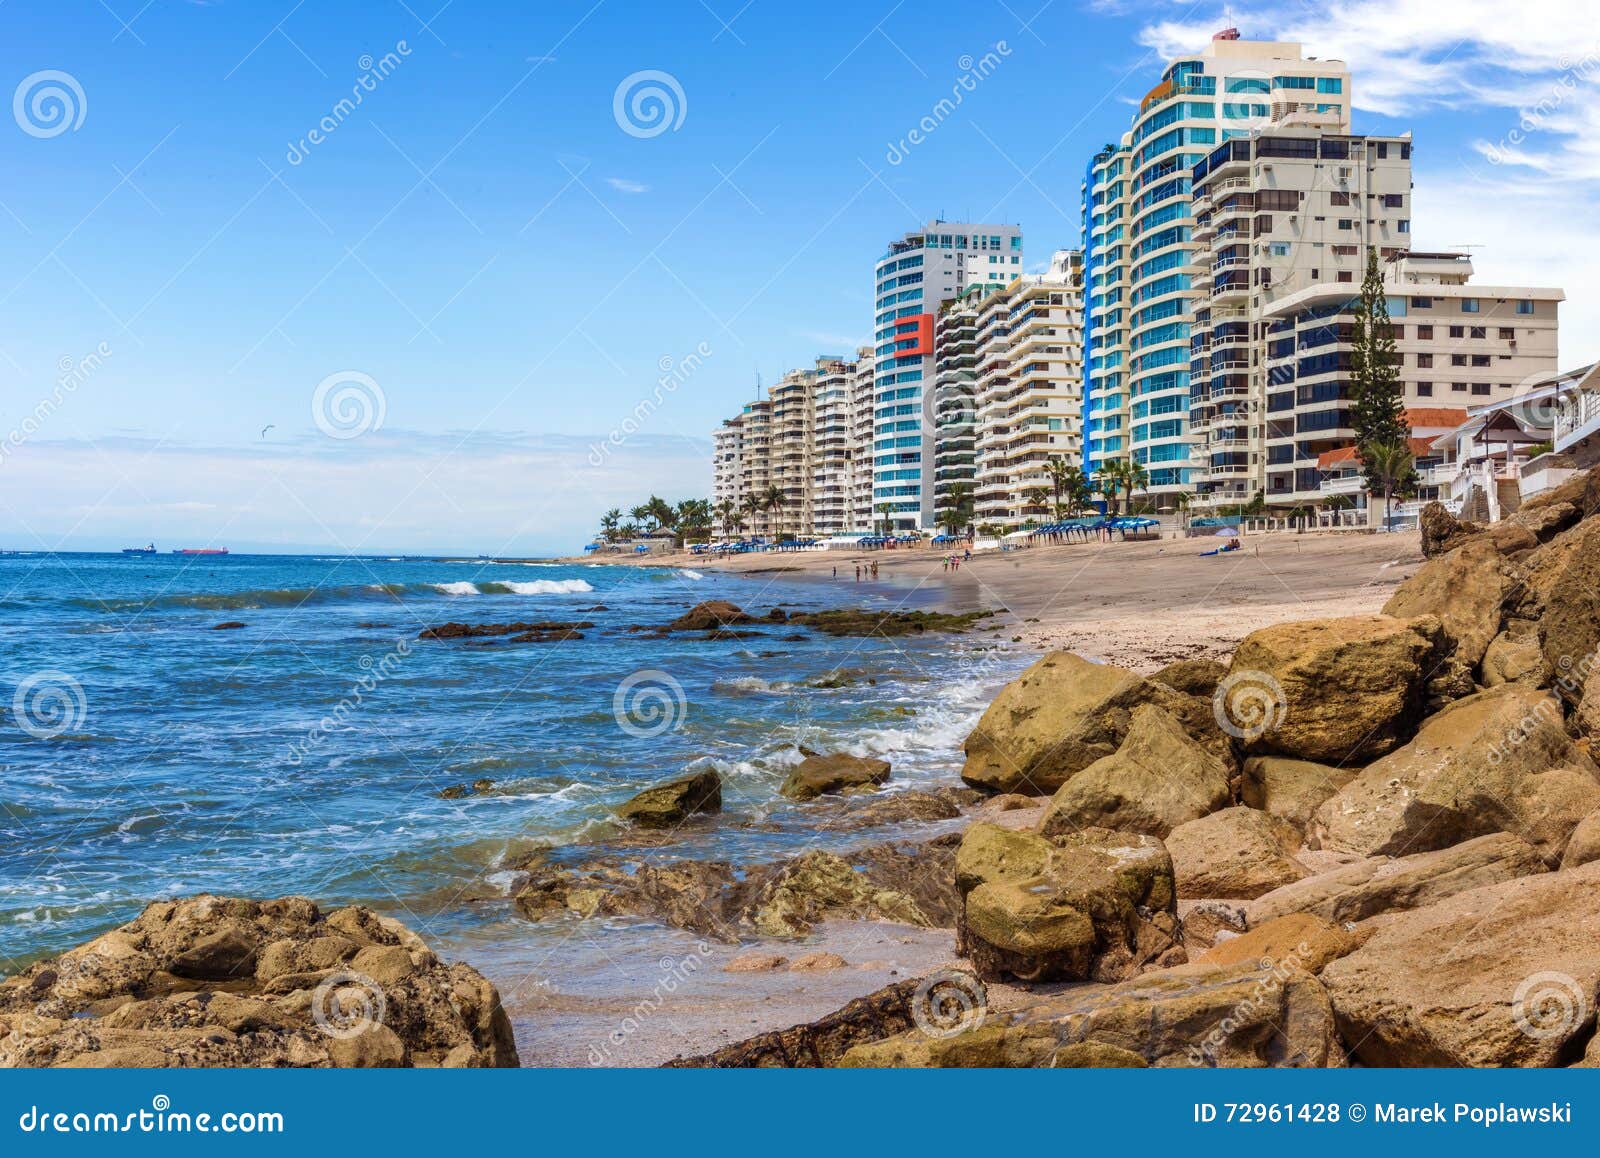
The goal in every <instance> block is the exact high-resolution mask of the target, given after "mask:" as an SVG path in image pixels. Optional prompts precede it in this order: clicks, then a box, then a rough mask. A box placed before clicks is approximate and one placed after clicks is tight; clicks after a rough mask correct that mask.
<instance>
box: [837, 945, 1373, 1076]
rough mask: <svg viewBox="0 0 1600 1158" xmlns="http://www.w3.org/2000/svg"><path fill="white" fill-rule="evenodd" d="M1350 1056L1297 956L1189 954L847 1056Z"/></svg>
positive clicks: (1237, 1062) (1323, 1060)
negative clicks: (1218, 958) (946, 1032)
mask: <svg viewBox="0 0 1600 1158" xmlns="http://www.w3.org/2000/svg"><path fill="white" fill-rule="evenodd" d="M1141 1063H1142V1064H1143V1065H1148V1066H1205V1067H1210V1066H1227V1067H1245V1068H1262V1067H1267V1066H1285V1067H1328V1066H1342V1065H1344V1055H1343V1053H1342V1052H1341V1050H1340V1047H1339V1042H1338V1038H1337V1036H1336V1035H1335V1032H1334V1020H1333V1009H1332V1006H1331V1005H1330V1003H1329V1001H1328V995H1327V994H1326V993H1325V992H1324V991H1323V988H1322V986H1321V985H1320V984H1318V982H1317V981H1316V979H1315V978H1313V977H1311V976H1309V975H1308V974H1306V973H1305V972H1304V971H1303V970H1300V969H1297V968H1295V967H1294V966H1293V965H1292V964H1282V965H1271V966H1265V967H1264V966H1263V965H1262V964H1260V963H1258V962H1255V961H1251V962H1247V963H1243V964H1237V965H1227V966H1218V965H1185V966H1181V967H1178V968H1175V969H1164V970H1161V971H1160V972H1153V973H1146V974H1144V975H1143V976H1141V977H1137V978H1134V979H1133V980H1130V981H1125V982H1122V983H1121V984H1118V985H1112V986H1078V987H1075V988H1072V989H1070V990H1067V991H1066V992H1064V993H1060V994H1057V995H1055V996H1052V997H1048V998H1045V999H1044V1000H1042V1001H1038V1002H1035V1003H1033V1004H1030V1005H1026V1006H1023V1007H1021V1008H1020V1009H1014V1010H1006V1011H1004V1012H996V1011H994V1010H990V1011H989V1014H988V1016H987V1018H986V1019H985V1020H984V1022H983V1024H982V1026H981V1028H978V1029H974V1030H969V1031H967V1032H964V1033H958V1034H954V1035H952V1036H950V1037H944V1038H940V1037H930V1036H928V1035H927V1034H924V1033H921V1032H920V1031H913V1032H910V1033H901V1034H897V1035H896V1036H893V1037H889V1038H886V1039H885V1040H883V1041H880V1042H874V1043H869V1044H862V1045H857V1046H855V1047H853V1048H851V1049H850V1050H849V1051H848V1052H847V1053H845V1055H844V1057H843V1058H842V1059H841V1060H840V1062H839V1064H840V1065H842V1066H983V1067H992V1066H1033V1067H1040V1066H1051V1067H1061V1066H1084V1065H1098V1066H1130V1065H1135V1064H1141Z"/></svg>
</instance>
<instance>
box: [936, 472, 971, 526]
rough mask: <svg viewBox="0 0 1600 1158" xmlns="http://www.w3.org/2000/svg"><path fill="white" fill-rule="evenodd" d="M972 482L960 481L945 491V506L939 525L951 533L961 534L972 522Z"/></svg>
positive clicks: (940, 513) (940, 514) (940, 515)
mask: <svg viewBox="0 0 1600 1158" xmlns="http://www.w3.org/2000/svg"><path fill="white" fill-rule="evenodd" d="M972 510H973V507H972V484H971V483H965V482H958V483H954V484H952V485H951V487H950V489H949V490H948V491H946V492H945V507H944V509H943V510H942V511H940V512H939V525H940V526H941V527H943V528H944V529H945V531H946V532H947V533H949V534H950V535H952V536H954V535H959V534H961V533H962V532H963V531H965V530H966V529H967V527H968V526H969V525H970V524H971V522H972Z"/></svg>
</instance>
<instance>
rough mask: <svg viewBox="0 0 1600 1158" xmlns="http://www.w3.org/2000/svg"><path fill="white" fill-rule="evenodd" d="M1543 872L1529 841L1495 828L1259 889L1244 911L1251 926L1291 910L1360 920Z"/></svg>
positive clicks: (1541, 861)
mask: <svg viewBox="0 0 1600 1158" xmlns="http://www.w3.org/2000/svg"><path fill="white" fill-rule="evenodd" d="M1546 871H1548V870H1547V867H1546V865H1545V863H1544V859H1543V858H1542V857H1541V856H1540V855H1539V852H1538V850H1537V849H1535V848H1534V847H1533V846H1532V845H1531V844H1529V843H1528V842H1527V841H1525V840H1523V839H1522V838H1521V837H1519V836H1513V835H1511V834H1510V833H1508V832H1497V833H1494V834H1492V835H1490V836H1480V837H1478V838H1476V839H1475V840H1469V841H1465V842H1463V843H1461V844H1458V845H1455V846H1454V847H1451V848H1442V849H1440V850H1438V851H1437V852H1419V853H1417V854H1416V855H1414V856H1402V857H1395V858H1392V859H1391V858H1389V857H1381V856H1380V857H1368V858H1366V859H1364V860H1358V861H1356V862H1354V863H1353V864H1347V865H1340V866H1339V867H1338V868H1334V869H1330V870H1328V871H1327V872H1323V873H1318V874H1317V875H1315V876H1310V877H1306V878H1304V879H1303V880H1299V881H1295V882H1293V883H1291V884H1287V885H1284V886H1283V887H1282V888H1279V889H1274V890H1273V891H1272V892H1270V893H1264V894H1262V895H1261V896H1259V897H1257V898H1256V899H1255V900H1253V901H1250V902H1249V903H1248V904H1246V906H1245V914H1246V917H1247V919H1248V920H1249V922H1250V925H1251V927H1252V928H1253V927H1255V926H1257V925H1260V924H1261V923H1262V922H1266V921H1276V920H1278V919H1279V918H1282V917H1286V916H1289V915H1291V914H1295V913H1309V914H1311V915H1314V916H1317V917H1322V918H1325V919H1327V920H1329V921H1341V922H1343V921H1364V920H1366V919H1367V918H1368V917H1372V916H1377V915H1378V914H1380V913H1389V912H1398V911H1400V910H1404V909H1420V908H1422V907H1423V906H1425V905H1431V904H1434V903H1435V902H1437V901H1442V900H1444V899H1445V898H1446V897H1453V896H1455V895H1456V894H1457V893H1463V892H1466V891H1467V890H1468V889H1477V888H1482V887H1484V886H1485V885H1498V884H1502V883H1504V882H1505V881H1511V880H1516V879H1517V878H1518V877H1525V876H1532V875H1533V874H1535V873H1542V872H1546Z"/></svg>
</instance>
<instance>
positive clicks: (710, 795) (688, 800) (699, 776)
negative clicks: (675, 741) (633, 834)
mask: <svg viewBox="0 0 1600 1158" xmlns="http://www.w3.org/2000/svg"><path fill="white" fill-rule="evenodd" d="M721 811H722V777H721V776H719V775H718V774H717V773H716V772H715V771H712V770H710V769H708V770H706V771H704V772H697V773H695V774H694V775H693V776H684V777H680V778H679V779H677V780H670V781H668V782H667V783H665V784H657V785H654V786H653V787H650V788H646V789H645V790H644V791H643V792H641V793H639V794H638V795H637V796H635V797H633V798H632V799H631V800H628V801H626V802H625V803H624V804H623V805H622V807H621V808H619V809H617V815H618V816H620V817H621V818H622V819H623V820H626V821H630V822H631V823H633V824H637V825H639V826H640V827H642V828H672V827H675V826H677V825H680V824H682V823H683V822H684V821H685V820H687V819H689V817H690V816H691V815H693V814H694V813H697V812H721Z"/></svg>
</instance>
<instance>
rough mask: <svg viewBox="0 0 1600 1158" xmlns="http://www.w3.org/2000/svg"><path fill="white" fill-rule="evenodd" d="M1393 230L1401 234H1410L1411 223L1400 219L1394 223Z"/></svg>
mask: <svg viewBox="0 0 1600 1158" xmlns="http://www.w3.org/2000/svg"><path fill="white" fill-rule="evenodd" d="M1395 228H1396V229H1398V230H1399V231H1400V232H1401V233H1410V232H1411V222H1410V221H1408V220H1406V219H1405V218H1403V217H1402V218H1401V219H1400V220H1399V221H1397V222H1395Z"/></svg>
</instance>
